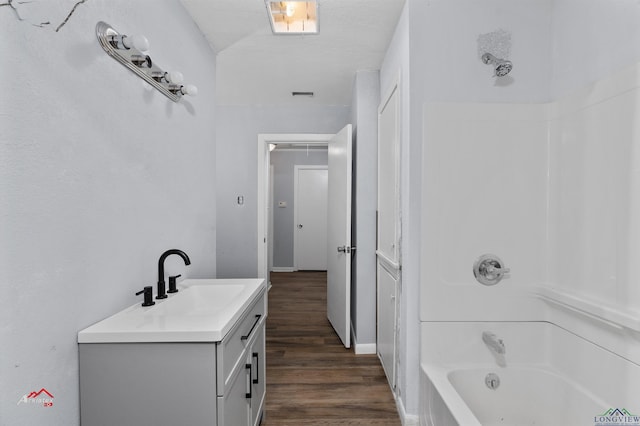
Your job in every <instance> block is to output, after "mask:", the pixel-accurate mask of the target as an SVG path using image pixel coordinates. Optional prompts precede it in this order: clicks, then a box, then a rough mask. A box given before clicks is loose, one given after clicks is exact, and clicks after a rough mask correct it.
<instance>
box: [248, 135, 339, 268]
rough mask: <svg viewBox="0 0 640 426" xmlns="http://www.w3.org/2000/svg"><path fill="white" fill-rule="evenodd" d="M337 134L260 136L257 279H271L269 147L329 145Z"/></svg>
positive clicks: (257, 202) (257, 201) (257, 197)
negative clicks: (282, 145) (281, 145)
mask: <svg viewBox="0 0 640 426" xmlns="http://www.w3.org/2000/svg"><path fill="white" fill-rule="evenodd" d="M333 136H335V133H259V134H258V191H257V196H256V204H257V209H258V228H257V229H258V232H257V249H258V251H257V253H258V256H257V265H256V269H257V277H258V278H265V279H268V277H269V258H268V255H269V250H268V247H269V244H270V236H269V209H270V206H269V200H268V196H269V166H270V163H271V162H270V159H271V155H270V154H271V151H270V150H269V145H278V144H288V145H300V146H304V145H307V144H310V143H313V144H326V145H327V146H328V145H329V141H330V140H331V138H333Z"/></svg>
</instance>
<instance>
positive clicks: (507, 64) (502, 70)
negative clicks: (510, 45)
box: [481, 53, 513, 77]
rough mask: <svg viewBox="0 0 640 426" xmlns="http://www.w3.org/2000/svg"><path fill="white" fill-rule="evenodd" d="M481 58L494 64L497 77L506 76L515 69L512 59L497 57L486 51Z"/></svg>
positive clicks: (489, 63) (484, 61)
mask: <svg viewBox="0 0 640 426" xmlns="http://www.w3.org/2000/svg"><path fill="white" fill-rule="evenodd" d="M481 59H482V62H483V63H485V64H487V65H492V66H493V69H494V71H495V74H494V76H495V77H504V76H505V75H507V74H509V73H510V72H511V70H512V69H513V63H511V61H507V60H506V59H500V58H496V57H495V56H493V55H492V54H491V53H485V54H484V55H482V57H481Z"/></svg>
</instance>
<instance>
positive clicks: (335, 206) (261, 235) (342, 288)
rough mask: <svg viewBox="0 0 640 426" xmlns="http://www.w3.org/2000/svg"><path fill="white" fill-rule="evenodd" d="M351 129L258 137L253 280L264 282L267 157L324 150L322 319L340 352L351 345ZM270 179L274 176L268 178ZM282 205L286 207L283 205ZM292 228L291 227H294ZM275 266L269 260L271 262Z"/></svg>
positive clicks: (267, 235)
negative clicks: (288, 149)
mask: <svg viewBox="0 0 640 426" xmlns="http://www.w3.org/2000/svg"><path fill="white" fill-rule="evenodd" d="M352 134H353V132H352V126H351V124H347V125H346V126H345V127H344V128H343V129H342V130H340V131H339V132H338V133H336V134H329V135H319V134H289V135H287V134H279V135H264V134H260V135H258V191H257V192H258V199H257V202H258V203H257V204H258V235H257V237H258V250H257V251H258V253H257V254H258V262H257V263H258V271H257V272H258V276H259V277H263V278H266V279H267V280H269V282H270V279H269V278H270V275H269V274H270V270H269V262H268V260H269V257H270V256H269V248H270V246H271V241H272V240H275V238H271V235H270V232H269V229H270V220H271V217H273V216H274V214H273V210H274V205H275V204H276V203H277V204H278V205H279V204H280V200H273V201H272V202H271V203H269V199H270V197H269V188H270V184H269V181H270V180H269V176H270V174H271V173H270V167H271V164H270V160H271V157H272V152H273V151H275V150H276V149H277V148H278V146H284V145H285V144H287V145H292V146H296V147H300V146H302V147H306V146H307V145H322V144H324V145H326V146H327V203H326V208H327V215H326V216H327V231H326V233H325V234H324V235H323V236H322V237H320V238H322V239H323V240H325V239H326V244H327V245H326V249H325V252H326V253H327V266H326V269H327V318H328V319H329V322H330V323H331V324H332V326H333V327H334V329H335V330H336V333H337V334H338V336H339V337H340V339H341V340H342V342H343V343H344V346H345V347H346V348H349V347H350V345H351V343H350V342H351V336H350V331H351V321H350V318H351V315H350V305H351V260H352V256H353V254H354V252H355V247H353V246H352V245H351V235H352V229H351V203H352V200H351V186H352ZM274 174H275V173H274ZM285 205H286V204H285ZM296 225H297V224H296ZM274 263H275V260H274Z"/></svg>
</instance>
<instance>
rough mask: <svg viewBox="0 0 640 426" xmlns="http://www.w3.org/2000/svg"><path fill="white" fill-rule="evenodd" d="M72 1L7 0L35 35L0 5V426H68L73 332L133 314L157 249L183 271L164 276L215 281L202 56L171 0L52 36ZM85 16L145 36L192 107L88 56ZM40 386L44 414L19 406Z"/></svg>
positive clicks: (92, 40)
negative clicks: (121, 313) (188, 93)
mask: <svg viewBox="0 0 640 426" xmlns="http://www.w3.org/2000/svg"><path fill="white" fill-rule="evenodd" d="M75 3H76V2H75V1H66V0H65V1H56V2H34V3H29V4H19V3H18V2H14V3H13V4H14V6H15V7H17V8H18V9H19V10H21V11H22V13H23V17H25V18H27V17H28V18H29V19H32V20H33V21H34V22H35V21H36V20H37V22H42V21H50V22H51V25H49V26H45V27H43V28H39V27H35V26H33V25H31V24H30V23H29V22H28V21H18V20H17V19H16V15H15V14H14V13H13V12H12V10H11V8H9V7H2V8H0V28H2V30H0V31H1V32H2V37H0V57H2V79H0V91H1V92H2V96H1V97H0V262H1V263H0V270H1V271H2V274H1V275H2V277H1V278H0V282H1V283H2V284H1V286H0V288H2V297H0V324H1V325H0V346H1V347H2V349H1V350H0V378H1V379H0V395H2V397H1V398H0V424H1V425H3V426H4V425H7V426H8V425H19V424H22V425H27V424H29V425H45V424H46V425H61V426H69V425H74V424H76V425H77V424H79V407H78V400H79V396H78V360H77V344H76V334H77V332H78V331H79V330H80V329H82V328H84V327H86V326H88V325H90V324H92V323H94V322H96V321H98V320H101V319H103V318H104V317H106V316H108V315H110V314H112V313H115V312H117V311H118V310H120V309H122V308H124V307H126V306H129V305H131V304H133V303H136V302H137V300H138V298H137V297H135V296H134V292H135V291H137V290H140V289H142V287H143V286H145V285H154V284H155V283H156V281H157V276H156V274H157V261H158V257H159V256H160V254H161V253H162V252H163V251H164V250H166V249H169V248H174V247H175V248H181V249H183V250H185V251H186V252H187V253H188V254H189V256H190V257H191V260H192V265H191V266H189V267H184V266H183V265H181V264H180V263H181V260H179V259H175V260H172V259H169V260H168V261H167V272H168V273H182V274H183V276H185V277H205V276H215V274H216V266H215V261H216V260H215V255H216V250H215V239H216V229H215V227H216V212H215V208H216V200H215V197H216V185H215V183H216V176H215V171H214V166H215V110H214V97H215V87H214V84H213V81H214V75H215V58H214V55H213V53H212V52H211V51H210V50H209V48H208V46H207V44H206V43H205V40H204V39H203V37H202V36H201V34H200V33H199V32H198V30H197V29H196V26H195V25H194V24H193V23H192V21H191V19H190V18H189V17H188V15H187V14H186V12H185V11H184V10H183V8H182V6H181V5H180V4H179V3H178V2H177V1H173V0H165V1H161V2H153V7H150V4H151V2H139V1H137V2H130V1H123V0H108V1H107V0H92V1H89V2H86V3H84V4H81V5H79V6H78V8H77V9H76V11H75V13H74V15H73V16H72V17H71V19H70V20H69V21H68V23H67V24H66V25H65V26H63V27H62V28H61V29H60V31H59V32H55V31H54V29H55V27H56V26H57V25H58V24H59V23H61V22H62V21H63V20H64V18H65V17H66V15H67V13H68V12H69V11H70V10H71V8H72V7H73V5H74V4H75ZM27 9H29V11H27ZM31 12H33V13H31ZM99 20H104V21H106V22H108V23H110V24H111V25H113V26H114V27H115V28H116V29H117V30H120V31H122V32H124V33H138V34H144V35H146V36H147V37H148V39H149V41H150V43H151V51H150V55H151V56H152V58H153V60H154V61H156V62H157V63H158V64H160V65H162V66H163V67H164V68H167V69H179V70H180V71H182V72H183V73H184V75H185V78H186V79H187V80H188V82H192V83H194V84H196V85H197V86H198V87H199V89H200V95H199V96H198V97H197V98H193V99H186V100H185V101H186V102H181V103H177V104H176V103H173V102H172V101H170V100H169V99H167V98H166V97H165V96H163V95H162V94H161V93H160V92H158V91H156V90H154V89H151V88H149V87H148V86H147V85H146V84H144V83H143V82H142V80H141V79H140V78H138V77H136V76H135V75H134V74H133V73H131V72H130V71H128V70H127V69H125V68H124V67H123V66H122V65H120V64H119V63H117V62H116V61H115V60H113V59H112V58H111V57H109V56H108V55H107V54H106V53H105V52H104V51H103V50H102V48H101V47H100V45H99V44H98V41H97V39H96V36H95V25H96V23H97V22H98V21H99ZM168 22H170V23H171V25H170V27H167V23H168ZM167 29H170V30H171V31H167ZM43 387H44V388H46V389H47V390H48V391H49V392H51V393H52V394H53V395H54V405H53V407H51V408H44V407H39V406H33V405H26V404H20V405H17V402H18V400H19V399H20V398H21V397H22V396H23V395H24V394H27V393H29V392H31V391H38V390H40V389H41V388H43Z"/></svg>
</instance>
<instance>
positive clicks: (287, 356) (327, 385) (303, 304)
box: [262, 272, 401, 426]
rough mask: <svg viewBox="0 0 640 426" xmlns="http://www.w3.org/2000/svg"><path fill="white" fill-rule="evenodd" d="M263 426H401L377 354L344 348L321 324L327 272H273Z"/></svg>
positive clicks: (324, 322)
mask: <svg viewBox="0 0 640 426" xmlns="http://www.w3.org/2000/svg"><path fill="white" fill-rule="evenodd" d="M271 284H272V288H271V290H270V291H269V315H268V317H267V336H266V340H267V348H266V351H267V355H266V357H267V396H266V404H265V405H266V409H265V417H264V420H263V422H262V425H263V426H287V425H310V426H313V425H318V426H319V425H322V426H330V425H340V426H344V425H369V426H372V425H384V426H396V425H398V426H399V425H400V424H401V423H400V419H399V417H398V413H397V410H396V405H395V402H394V399H393V395H392V393H391V389H390V388H389V385H388V383H387V379H386V377H385V375H384V371H383V370H382V366H381V365H380V361H379V360H378V357H377V356H376V355H355V354H354V352H353V349H345V348H344V346H343V345H342V343H341V342H340V339H339V338H338V336H337V335H336V334H335V331H334V330H333V328H332V327H331V325H330V324H329V321H328V320H327V297H326V296H327V291H326V288H327V274H326V273H325V272H287V273H272V274H271Z"/></svg>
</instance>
